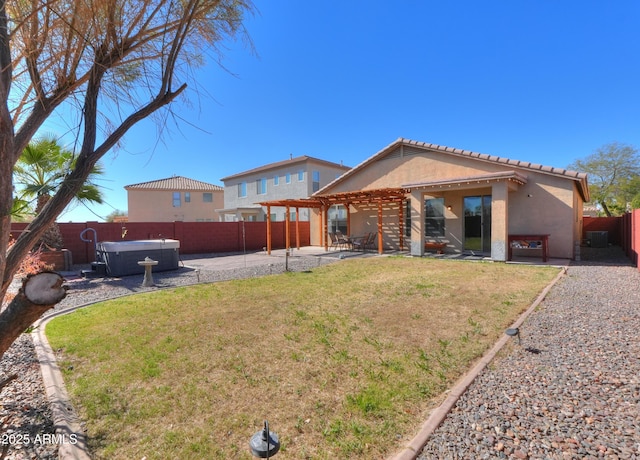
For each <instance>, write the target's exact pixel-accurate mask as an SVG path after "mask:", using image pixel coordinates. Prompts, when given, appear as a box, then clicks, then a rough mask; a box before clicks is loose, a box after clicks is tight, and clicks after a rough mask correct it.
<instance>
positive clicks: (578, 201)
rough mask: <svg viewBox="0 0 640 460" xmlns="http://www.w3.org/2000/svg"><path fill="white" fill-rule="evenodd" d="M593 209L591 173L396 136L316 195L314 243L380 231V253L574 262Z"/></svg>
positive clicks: (377, 242) (299, 203)
mask: <svg viewBox="0 0 640 460" xmlns="http://www.w3.org/2000/svg"><path fill="white" fill-rule="evenodd" d="M588 201H589V190H588V185H587V175H586V174H584V173H579V172H575V171H569V170H566V169H562V168H555V167H549V166H542V165H538V164H534V163H530V162H526V161H518V160H511V159H508V158H502V157H496V156H492V155H485V154H480V153H476V152H471V151H468V150H460V149H455V148H450V147H444V146H440V145H434V144H428V143H424V142H416V141H411V140H407V139H403V138H399V139H397V140H396V141H395V142H393V143H391V144H390V145H388V146H387V147H385V148H383V149H382V150H380V151H379V152H377V153H376V154H374V155H373V156H371V157H369V158H367V159H366V160H365V161H363V162H362V163H360V164H359V165H357V166H356V167H354V168H352V169H351V170H349V171H347V172H346V173H344V174H343V175H342V176H340V177H338V178H337V179H335V180H334V181H332V182H331V183H329V184H328V185H326V186H325V187H323V188H322V189H320V190H319V191H317V192H316V193H314V194H313V195H312V197H311V198H310V199H309V202H308V205H309V208H312V209H313V213H312V220H311V244H312V245H320V246H325V248H327V247H328V246H329V245H330V244H331V243H330V239H329V233H331V232H333V231H334V230H335V229H340V230H341V231H342V233H345V234H347V235H364V234H367V233H375V235H376V236H375V238H374V241H375V244H374V247H376V248H377V250H378V251H379V252H383V251H384V250H409V251H410V252H411V254H412V255H423V254H424V253H425V251H427V250H430V249H431V248H436V247H437V248H438V249H441V250H442V251H444V252H445V253H459V254H464V253H473V254H482V255H484V256H487V257H491V259H492V260H495V261H506V260H508V259H509V258H510V255H511V252H512V251H511V250H510V249H513V254H514V256H527V255H531V256H540V255H542V256H543V257H544V256H546V257H553V258H562V259H574V258H575V255H576V250H579V249H578V245H579V242H580V239H581V234H582V212H583V211H582V210H583V204H584V203H585V202H588ZM281 204H282V203H281ZM291 205H292V206H306V205H307V203H305V202H304V201H300V200H299V201H297V202H295V203H293V202H292V203H291ZM333 206H344V207H345V208H346V211H347V212H346V222H332V221H331V220H330V218H329V217H328V216H330V215H337V213H335V212H334V213H329V210H330V208H331V207H333ZM543 245H547V247H546V249H545V251H546V254H545V253H544V251H543V250H542V248H541V246H543ZM531 249H535V250H534V251H531Z"/></svg>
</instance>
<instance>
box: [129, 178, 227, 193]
mask: <svg viewBox="0 0 640 460" xmlns="http://www.w3.org/2000/svg"><path fill="white" fill-rule="evenodd" d="M124 188H125V190H203V191H207V192H211V191H223V190H224V188H222V187H221V186H220V185H214V184H209V183H207V182H202V181H199V180H195V179H189V178H188V177H183V176H172V177H167V178H166V179H158V180H152V181H149V182H140V183H139V184H132V185H125V187H124Z"/></svg>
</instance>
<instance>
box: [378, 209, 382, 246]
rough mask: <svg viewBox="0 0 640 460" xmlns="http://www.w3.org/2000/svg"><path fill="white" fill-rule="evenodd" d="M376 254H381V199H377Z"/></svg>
mask: <svg viewBox="0 0 640 460" xmlns="http://www.w3.org/2000/svg"><path fill="white" fill-rule="evenodd" d="M378 254H382V200H380V201H378Z"/></svg>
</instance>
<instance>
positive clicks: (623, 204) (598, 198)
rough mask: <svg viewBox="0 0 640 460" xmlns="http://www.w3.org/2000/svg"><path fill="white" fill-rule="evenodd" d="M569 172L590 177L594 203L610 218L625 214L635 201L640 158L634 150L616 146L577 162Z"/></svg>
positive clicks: (601, 148) (626, 145)
mask: <svg viewBox="0 0 640 460" xmlns="http://www.w3.org/2000/svg"><path fill="white" fill-rule="evenodd" d="M568 168H570V169H575V170H577V171H581V172H585V173H587V174H588V181H589V193H590V195H591V198H592V202H593V203H595V204H597V205H598V206H600V207H601V208H602V210H603V211H604V213H605V214H606V215H607V216H608V217H611V216H612V215H614V214H615V215H619V214H622V213H624V212H625V211H626V210H627V207H628V206H629V205H630V203H631V202H632V201H633V198H634V196H633V195H634V194H635V193H632V192H633V188H632V187H631V186H632V184H634V183H635V182H634V181H636V180H637V178H638V176H639V175H640V155H639V152H638V149H637V148H635V147H634V146H631V145H628V144H620V143H617V142H614V143H610V144H605V145H603V146H602V147H600V148H598V149H597V150H596V151H595V152H594V153H592V154H591V155H589V156H587V157H585V158H583V159H580V160H576V161H574V162H573V163H572V164H570V165H569V166H568ZM638 191H640V190H636V192H638Z"/></svg>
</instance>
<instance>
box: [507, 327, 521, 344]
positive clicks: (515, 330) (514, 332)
mask: <svg viewBox="0 0 640 460" xmlns="http://www.w3.org/2000/svg"><path fill="white" fill-rule="evenodd" d="M505 334H507V335H508V336H509V337H518V343H520V329H518V328H517V327H512V328H509V329H507V330H506V331H505Z"/></svg>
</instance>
